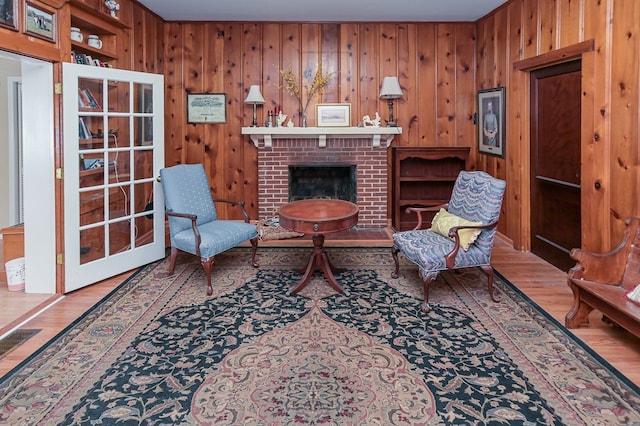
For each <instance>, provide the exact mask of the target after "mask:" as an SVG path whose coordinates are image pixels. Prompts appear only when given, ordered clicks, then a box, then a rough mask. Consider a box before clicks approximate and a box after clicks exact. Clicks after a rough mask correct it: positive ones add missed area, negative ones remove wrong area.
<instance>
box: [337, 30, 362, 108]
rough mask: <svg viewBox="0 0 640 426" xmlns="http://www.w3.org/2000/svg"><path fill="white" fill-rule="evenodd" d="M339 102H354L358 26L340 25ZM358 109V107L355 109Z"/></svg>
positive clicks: (358, 58) (356, 77)
mask: <svg viewBox="0 0 640 426" xmlns="http://www.w3.org/2000/svg"><path fill="white" fill-rule="evenodd" d="M339 55H340V71H339V75H338V78H339V81H340V93H339V95H338V96H339V99H340V102H346V103H351V104H352V107H353V105H354V104H355V101H356V99H358V97H357V93H358V88H359V84H358V83H359V81H358V77H359V76H360V26H359V25H358V24H342V25H340V53H339ZM356 111H358V109H356Z"/></svg>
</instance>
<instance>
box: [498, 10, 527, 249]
mask: <svg viewBox="0 0 640 426" xmlns="http://www.w3.org/2000/svg"><path fill="white" fill-rule="evenodd" d="M522 2H523V0H516V1H512V2H510V3H509V5H508V7H507V13H508V27H507V28H508V29H509V34H508V38H507V40H508V48H507V49H506V50H507V51H508V54H507V66H509V67H511V64H513V63H514V62H516V61H519V60H520V59H522V53H523V34H522V13H523V11H522ZM526 81H527V78H526V75H525V73H522V72H515V71H513V70H510V71H509V80H508V82H507V87H508V90H507V99H506V107H507V123H506V125H507V144H508V145H509V146H508V149H507V151H506V157H507V158H506V166H505V179H506V180H507V182H508V185H507V189H506V193H505V197H504V201H503V203H502V213H503V215H502V216H501V217H503V218H504V220H502V221H501V223H500V224H499V226H498V230H499V231H500V232H502V233H504V234H505V235H509V236H510V237H511V239H512V240H513V241H514V246H515V247H516V248H518V249H524V248H526V247H529V240H528V234H529V231H528V230H529V203H528V201H527V200H528V199H529V190H528V188H523V186H522V181H523V177H524V176H529V161H528V159H529V155H528V152H529V145H525V138H524V137H523V133H524V131H525V128H524V127H523V125H524V123H523V120H521V119H520V118H521V117H524V116H525V115H527V112H526V106H527V105H528V104H527V102H526V96H525V93H524V91H525V87H526ZM527 128H528V127H527ZM526 140H527V141H528V138H527V139H526ZM517 218H521V219H520V220H521V221H522V222H520V221H518V220H517Z"/></svg>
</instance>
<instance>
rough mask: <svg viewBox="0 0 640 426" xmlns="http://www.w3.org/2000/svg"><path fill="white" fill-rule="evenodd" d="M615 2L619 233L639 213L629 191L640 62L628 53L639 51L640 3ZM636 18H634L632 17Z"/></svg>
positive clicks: (614, 159) (614, 166) (634, 176)
mask: <svg viewBox="0 0 640 426" xmlns="http://www.w3.org/2000/svg"><path fill="white" fill-rule="evenodd" d="M612 1H613V17H612V18H613V22H614V23H615V24H614V25H613V27H612V30H613V33H612V37H613V38H612V47H611V48H612V51H611V56H612V58H613V60H612V64H611V65H612V69H611V83H612V84H611V110H612V111H616V113H615V116H613V117H612V119H613V120H614V122H615V125H613V126H611V140H612V141H615V143H614V144H611V158H610V162H611V182H612V183H614V182H615V183H618V182H627V183H628V184H632V183H633V184H634V186H630V185H618V184H612V185H611V186H610V188H609V190H610V191H611V199H612V204H611V215H612V216H613V217H612V218H611V219H612V222H611V223H612V226H614V227H617V229H618V232H617V233H620V232H621V231H622V229H624V225H623V223H624V220H625V219H626V218H627V217H628V216H630V215H633V214H637V213H638V191H629V188H630V187H635V184H637V182H638V117H639V116H638V99H639V93H640V92H639V90H638V71H639V69H638V61H637V60H636V61H629V60H628V57H627V55H630V53H631V52H635V53H636V55H637V53H638V52H639V51H640V50H639V44H638V43H639V40H640V38H639V37H640V34H639V32H640V19H638V17H640V2H636V1H634V2H629V1H620V0H612ZM632 17H635V19H631V18H632Z"/></svg>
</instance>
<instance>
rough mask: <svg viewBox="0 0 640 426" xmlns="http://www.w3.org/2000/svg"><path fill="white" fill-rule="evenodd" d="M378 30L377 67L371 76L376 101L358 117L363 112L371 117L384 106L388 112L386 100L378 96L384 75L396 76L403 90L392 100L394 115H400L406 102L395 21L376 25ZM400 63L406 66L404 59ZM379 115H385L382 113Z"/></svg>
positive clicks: (405, 79) (404, 80)
mask: <svg viewBox="0 0 640 426" xmlns="http://www.w3.org/2000/svg"><path fill="white" fill-rule="evenodd" d="M378 32H379V34H378V36H379V38H378V40H379V43H378V46H377V50H378V52H377V54H376V55H374V56H376V57H378V61H377V63H378V66H379V69H378V72H377V73H376V76H375V77H374V78H373V80H374V81H376V82H377V83H378V84H377V87H376V93H375V94H372V95H371V96H372V97H375V99H376V102H375V106H372V107H370V108H367V109H365V110H364V111H362V114H360V116H359V117H358V119H360V118H361V117H362V116H363V115H365V114H367V115H369V116H371V117H373V116H374V114H375V111H381V110H384V109H383V108H386V111H387V114H388V110H389V108H388V104H389V103H388V101H385V100H383V99H380V98H379V96H380V88H381V86H382V80H383V79H384V77H386V76H391V77H393V76H395V77H398V81H399V82H400V87H401V88H402V92H403V96H402V97H401V98H398V99H394V100H393V115H394V117H400V115H403V114H404V112H405V110H406V108H405V105H406V102H407V94H406V92H407V88H406V81H407V69H406V68H405V69H400V63H399V62H400V60H401V55H402V53H401V52H400V50H399V45H398V36H397V24H395V23H390V24H380V26H378ZM405 55H406V51H405ZM402 65H403V66H405V67H406V61H405V63H403V64H402ZM372 103H373V102H372ZM381 116H382V117H385V116H383V115H381ZM385 118H386V117H385ZM397 120H398V119H397V118H396V121H397Z"/></svg>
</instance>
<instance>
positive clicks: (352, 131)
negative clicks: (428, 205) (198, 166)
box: [242, 127, 402, 148]
mask: <svg viewBox="0 0 640 426" xmlns="http://www.w3.org/2000/svg"><path fill="white" fill-rule="evenodd" d="M242 134H243V135H249V137H250V138H251V140H252V141H253V143H254V144H255V146H256V147H258V144H259V142H260V140H261V139H263V140H264V146H265V147H266V148H270V147H272V146H273V139H318V147H320V148H326V146H327V138H329V139H348V138H349V139H368V138H371V141H372V146H373V147H379V146H381V143H382V142H384V143H385V145H386V146H389V145H390V144H391V141H392V140H393V137H394V136H395V135H401V134H402V127H243V128H242Z"/></svg>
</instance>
